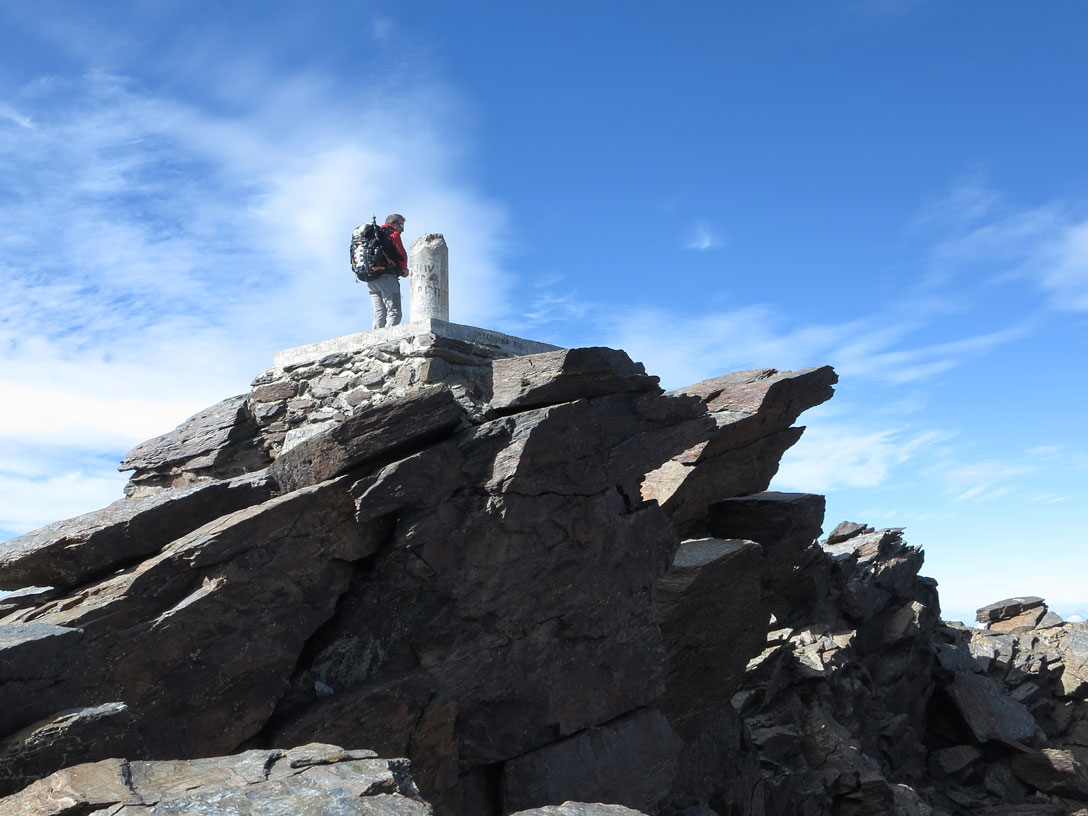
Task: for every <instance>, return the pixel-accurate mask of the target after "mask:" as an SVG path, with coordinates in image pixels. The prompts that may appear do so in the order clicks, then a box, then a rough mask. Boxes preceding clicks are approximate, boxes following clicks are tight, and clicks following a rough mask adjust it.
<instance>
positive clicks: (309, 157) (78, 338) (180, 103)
mask: <svg viewBox="0 0 1088 816" xmlns="http://www.w3.org/2000/svg"><path fill="white" fill-rule="evenodd" d="M262 85H263V87H264V88H266V89H268V90H267V93H266V94H264V95H263V96H262V97H260V98H259V99H255V100H254V101H253V102H252V104H251V106H250V107H248V108H243V109H237V108H235V109H231V110H229V111H224V110H222V109H213V108H210V107H196V106H194V105H193V104H191V103H190V102H187V101H185V100H182V99H179V98H174V97H171V96H168V95H163V94H161V93H152V92H151V91H149V90H147V89H146V88H142V87H140V86H139V85H137V84H136V83H134V82H132V81H131V80H129V79H126V78H125V77H121V76H116V75H112V74H108V73H104V72H100V71H98V72H91V73H89V74H88V75H86V76H84V77H81V78H76V79H62V78H53V79H51V80H50V81H49V82H46V83H35V84H34V87H33V88H28V89H25V92H24V97H25V99H26V100H30V101H28V102H24V103H22V105H23V107H22V108H21V110H20V113H19V114H18V116H19V117H21V118H22V119H23V120H25V122H27V123H29V122H31V121H32V120H33V124H34V127H32V128H31V127H26V126H20V127H16V128H12V127H8V128H7V129H6V132H5V131H4V129H3V128H0V135H2V138H3V139H4V144H5V150H4V151H3V152H2V153H0V187H3V189H4V190H5V195H3V196H2V197H0V258H2V260H0V391H2V392H3V393H4V394H5V400H4V405H3V408H2V415H0V447H3V448H4V449H6V450H11V451H20V452H23V454H25V455H27V456H30V455H39V454H36V453H33V452H32V451H31V450H30V449H29V448H27V447H26V446H25V444H24V443H25V442H26V441H27V440H31V441H36V444H39V445H43V446H53V447H54V448H56V446H58V445H64V446H65V448H64V450H65V451H66V452H67V459H66V457H64V456H61V455H60V454H59V453H58V454H57V457H56V461H61V460H65V459H66V460H67V461H82V460H86V461H91V460H95V461H97V458H100V457H103V456H105V457H106V458H112V459H113V460H114V461H116V459H117V458H118V457H119V456H120V455H121V454H123V453H124V452H125V451H126V450H127V449H128V448H129V447H131V446H132V445H134V444H136V443H138V442H140V441H142V440H143V439H146V438H148V437H150V436H154V435H156V434H159V433H163V432H165V431H168V430H170V429H171V428H172V427H174V426H175V425H176V424H177V423H178V422H180V421H182V420H183V419H184V418H185V417H187V416H189V415H190V414H192V413H194V412H195V411H196V410H199V409H200V408H202V407H205V406H207V405H209V404H211V403H213V402H215V401H217V400H219V399H221V398H222V397H224V396H226V395H230V394H234V393H239V392H242V391H244V390H245V389H246V388H247V387H248V383H249V380H250V378H251V377H252V376H253V375H254V374H255V373H256V372H258V371H260V370H261V369H262V368H264V367H265V366H266V365H268V364H269V362H270V360H271V355H272V353H273V352H274V351H275V350H276V349H280V348H286V347H291V346H293V345H299V344H302V343H306V342H311V341H313V340H316V339H321V338H324V337H328V336H335V335H339V334H348V333H350V332H354V331H359V330H361V329H363V328H365V327H366V326H367V325H368V324H369V300H368V298H367V297H366V293H365V288H363V287H360V286H358V285H357V284H356V283H355V282H354V279H353V277H352V276H351V274H350V271H349V270H348V268H347V265H346V261H345V258H344V256H345V252H344V249H345V246H344V245H345V244H346V241H347V236H349V235H350V232H351V229H352V227H354V226H355V225H356V224H357V223H360V222H361V221H363V220H365V219H367V218H369V216H370V215H371V213H372V212H376V213H377V214H378V215H379V216H382V215H384V214H385V213H386V212H392V211H401V212H405V213H406V214H408V216H409V235H408V238H409V241H410V240H411V238H412V237H413V229H412V228H413V227H414V228H415V231H416V232H417V233H425V232H438V231H442V232H444V233H445V234H446V236H447V240H448V241H449V242H450V244H451V245H453V246H455V247H456V251H457V274H458V287H457V290H456V291H455V293H453V300H454V301H455V303H452V304H451V308H455V309H456V310H457V313H458V314H459V315H461V316H462V319H463V320H464V321H465V322H472V323H477V324H479V325H498V326H499V327H501V326H502V319H503V315H504V313H505V311H506V292H507V287H508V282H507V281H506V280H505V279H504V276H503V275H501V274H500V267H501V265H502V258H503V252H504V249H503V243H502V240H501V238H500V235H501V234H502V232H503V230H504V229H505V225H506V222H507V215H506V213H505V210H504V208H503V206H502V205H501V204H499V203H497V202H495V201H490V200H486V199H483V198H481V197H480V196H479V195H477V194H476V193H475V192H473V191H472V190H471V189H469V188H467V187H465V186H464V185H463V184H462V183H460V182H458V181H456V180H455V178H456V175H457V174H456V172H455V168H456V151H457V150H458V149H459V147H458V143H457V138H456V133H457V125H456V123H457V121H458V119H457V114H456V110H455V108H454V107H452V104H453V103H451V102H450V100H449V99H448V98H447V97H446V96H442V97H441V98H436V99H435V100H434V104H433V105H432V104H424V105H422V106H421V107H420V109H421V110H426V111H430V112H433V113H434V114H435V116H436V117H438V118H440V119H441V121H440V122H438V121H436V122H431V121H430V120H428V119H427V118H426V117H425V116H422V115H420V114H419V113H418V111H417V110H416V109H415V105H416V104H417V103H418V102H419V100H420V99H422V98H424V97H425V96H426V95H427V94H428V93H430V91H428V90H427V89H426V88H424V87H421V88H412V87H406V88H405V89H404V90H405V99H406V101H405V102H403V103H401V105H402V107H403V109H401V108H398V107H397V106H396V105H395V104H391V103H388V102H383V103H382V104H381V105H377V104H373V105H371V104H368V102H372V101H373V100H369V101H368V100H367V99H366V97H365V95H360V96H359V98H358V99H357V100H356V104H354V105H349V106H345V105H344V100H343V96H342V94H340V93H339V92H338V89H336V88H332V87H330V86H329V85H328V84H327V83H325V82H324V81H322V80H321V79H320V78H313V77H307V76H305V75H301V76H300V75H286V76H279V75H268V76H265V77H264V81H263V83H262ZM409 109H411V110H412V113H411V115H410V116H409V115H408V112H409ZM8 118H11V117H8ZM16 124H21V122H18V121H17V122H16ZM390 144H396V145H397V149H396V150H389V145H390ZM57 450H58V451H59V450H60V449H59V448H57ZM64 472H65V473H68V474H69V476H68V477H61V476H51V477H48V478H43V477H40V476H35V475H33V474H30V473H29V471H28V470H27V469H26V468H21V467H20V466H19V463H18V461H14V462H13V461H11V460H10V459H9V460H7V461H6V463H0V484H2V485H3V489H0V495H3V496H4V501H3V502H2V505H3V506H2V507H0V530H9V531H10V530H16V529H20V528H25V526H27V525H28V524H31V523H45V522H47V521H51V520H54V519H56V518H58V513H57V510H58V507H57V506H56V502H51V501H48V500H42V501H33V500H31V498H30V496H31V495H38V493H39V492H41V491H48V490H52V489H54V488H56V487H63V485H61V484H60V483H53V482H51V481H50V480H51V479H54V480H55V479H60V478H69V477H70V479H71V480H72V481H76V480H78V479H77V477H76V476H71V474H72V473H75V472H78V469H77V471H72V470H68V471H64ZM66 484H67V483H66ZM87 485H88V487H87V489H86V490H70V491H69V495H70V496H71V497H73V498H77V497H82V498H88V497H89V495H90V492H94V491H93V490H91V488H92V487H95V486H97V487H100V488H105V487H106V486H109V487H110V488H111V489H112V488H115V487H116V485H117V481H116V480H115V479H113V478H112V477H111V478H106V479H92V480H91V481H90V482H88V483H87ZM88 491H90V492H88ZM102 503H104V502H101V501H96V503H95V504H93V505H91V506H100V505H101V504H102ZM78 504H79V502H78V501H74V502H70V503H66V504H65V505H64V507H65V509H71V508H72V507H75V506H77V505H78ZM32 508H36V509H32ZM50 508H52V509H50ZM79 509H90V508H89V507H82V508H79ZM46 511H48V513H47V515H45V516H44V517H35V516H36V514H37V513H38V512H42V513H45V512H46Z"/></svg>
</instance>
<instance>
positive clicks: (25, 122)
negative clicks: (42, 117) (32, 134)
mask: <svg viewBox="0 0 1088 816" xmlns="http://www.w3.org/2000/svg"><path fill="white" fill-rule="evenodd" d="M0 121H3V122H13V123H15V124H16V125H18V126H19V127H22V128H26V129H27V130H33V129H34V122H32V121H31V119H30V117H29V116H23V115H22V114H21V113H19V111H17V110H16V109H15V108H14V107H12V106H11V105H9V104H7V103H6V102H0Z"/></svg>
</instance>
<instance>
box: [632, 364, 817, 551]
mask: <svg viewBox="0 0 1088 816" xmlns="http://www.w3.org/2000/svg"><path fill="white" fill-rule="evenodd" d="M837 380H838V377H837V375H836V374H835V372H834V370H833V369H831V368H830V367H828V366H822V367H819V368H808V369H803V370H800V371H776V370H774V369H761V370H756V371H745V372H739V373H737V374H730V375H727V376H724V377H715V378H713V379H710V380H704V381H703V382H700V383H696V384H695V385H692V386H688V387H687V388H682V389H679V390H677V391H671V392H669V394H670V396H674V397H694V398H697V399H699V400H700V401H701V402H702V403H703V404H704V405H705V407H706V410H707V411H708V412H709V415H710V416H711V417H713V419H714V421H715V423H716V424H717V426H718V429H717V431H716V432H715V433H713V434H711V435H709V437H708V436H702V438H701V439H700V441H698V442H697V443H696V444H695V445H693V446H692V447H690V448H688V449H687V450H686V451H685V452H684V453H683V454H681V455H679V456H676V457H674V458H673V459H672V460H670V461H669V462H666V463H665V464H664V465H663V466H661V467H660V468H658V469H656V470H654V471H652V472H648V473H647V474H646V479H645V481H644V483H643V487H642V495H643V497H644V498H646V499H653V500H656V501H657V502H658V503H659V504H660V505H661V506H662V507H663V508H664V509H665V512H666V513H667V514H668V515H669V517H670V518H671V519H672V520H673V523H674V524H676V526H677V528H678V529H679V531H680V533H681V535H683V536H685V537H690V538H697V537H700V536H702V535H705V534H706V533H707V529H706V514H707V508H708V507H709V505H711V504H713V503H714V502H717V501H721V500H723V499H729V498H734V497H737V496H746V495H751V494H753V493H759V492H762V491H764V490H766V489H767V486H768V485H769V484H770V481H771V479H772V478H773V477H774V474H775V473H777V472H778V462H779V459H780V458H781V456H782V454H783V453H784V452H785V451H786V449H787V448H789V447H790V446H791V445H793V444H794V443H795V442H796V441H797V440H798V439H799V438H800V436H801V433H802V431H803V430H804V429H803V428H793V427H791V425H792V424H793V422H794V421H795V420H796V419H797V418H798V417H799V416H800V415H801V413H802V412H803V411H805V410H807V409H808V408H811V407H813V406H814V405H819V404H820V403H821V402H824V401H825V400H827V399H829V398H830V397H831V396H832V395H833V393H834V389H833V388H832V386H833V385H834V383H835V382H837Z"/></svg>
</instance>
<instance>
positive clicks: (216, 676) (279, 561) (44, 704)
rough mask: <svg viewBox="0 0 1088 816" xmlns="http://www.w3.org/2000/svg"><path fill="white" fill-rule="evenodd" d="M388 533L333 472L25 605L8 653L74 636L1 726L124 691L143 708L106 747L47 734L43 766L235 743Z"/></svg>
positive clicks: (267, 706) (135, 708)
mask: <svg viewBox="0 0 1088 816" xmlns="http://www.w3.org/2000/svg"><path fill="white" fill-rule="evenodd" d="M382 535H384V533H383V531H380V530H372V531H368V530H367V529H365V528H362V529H360V528H358V527H357V526H356V523H355V520H354V503H353V502H352V500H351V497H350V495H349V494H348V493H347V491H346V485H343V484H340V483H338V482H327V483H324V484H322V485H317V486H315V487H313V488H309V489H307V490H300V491H296V492H294V493H291V494H288V495H287V496H283V497H280V498H277V499H271V500H269V501H267V502H265V503H263V504H259V505H256V506H254V507H251V508H247V509H245V510H240V511H238V512H236V513H233V514H231V515H229V516H226V517H223V518H221V519H218V520H216V521H214V522H211V523H209V524H207V525H205V526H203V527H201V528H198V529H197V530H194V531H193V532H192V533H190V534H188V535H186V536H184V537H182V538H180V539H178V540H177V541H175V542H173V543H172V544H171V545H170V546H168V547H167V548H166V549H165V550H163V551H162V552H161V553H159V554H158V555H156V556H154V557H153V558H151V559H149V560H148V561H146V562H144V563H143V564H141V565H140V566H139V567H138V568H136V569H132V570H127V571H123V572H121V573H119V574H118V575H116V576H114V577H111V578H109V579H107V580H105V581H103V582H101V583H100V584H98V585H95V586H92V587H89V588H87V589H86V590H84V591H83V592H80V593H78V594H76V595H73V596H72V597H68V598H63V599H58V600H57V601H52V602H49V603H46V604H44V605H43V606H41V607H39V608H37V609H35V610H33V611H32V612H24V613H21V614H24V615H27V616H29V617H32V618H33V620H34V621H35V624H33V625H32V626H30V627H9V626H3V627H0V631H4V632H5V633H8V632H10V633H11V634H12V637H11V638H10V639H11V640H12V641H14V642H12V644H11V646H9V647H8V649H7V650H6V651H8V652H9V653H13V651H12V650H19V649H22V650H23V651H29V652H33V651H34V650H35V648H37V647H38V644H40V643H43V641H44V643H45V644H46V645H48V642H49V641H48V640H47V639H46V637H45V636H46V635H49V634H50V633H56V637H57V640H58V646H53V647H52V652H53V653H55V652H56V651H57V650H58V649H59V648H60V646H59V642H60V639H61V638H65V641H64V644H63V647H64V654H63V655H62V656H59V657H56V658H55V659H52V660H50V659H45V658H43V659H41V660H37V661H35V662H34V671H33V673H31V674H30V675H29V676H31V677H34V678H35V679H34V683H35V688H34V689H25V688H24V689H23V690H22V693H21V694H20V690H19V689H18V688H12V687H13V685H17V684H13V683H5V684H3V685H2V686H0V689H2V690H3V693H5V694H11V695H12V697H13V698H14V699H13V700H12V704H11V705H4V706H0V715H6V720H5V726H6V727H5V728H4V730H3V731H0V734H3V735H6V736H8V737H9V740H10V739H12V737H11V732H12V729H19V728H22V727H25V726H26V725H27V724H28V723H33V722H35V721H37V720H39V719H41V718H44V717H51V716H53V714H54V712H58V711H64V710H67V709H73V708H88V707H92V706H96V705H101V704H102V703H105V702H110V701H120V702H123V703H124V704H125V705H126V706H127V707H128V709H129V710H130V711H131V714H132V719H131V726H130V727H129V728H128V729H127V730H124V731H123V733H122V734H120V735H119V736H118V737H117V738H116V739H113V740H112V741H111V742H107V743H103V744H99V742H98V741H97V740H94V741H88V740H86V739H85V738H84V737H82V736H79V737H78V741H76V740H77V736H72V737H68V736H66V734H63V733H57V734H53V735H52V740H51V742H49V743H48V744H46V743H44V742H42V740H39V742H40V743H42V744H41V745H40V748H38V749H36V750H37V758H38V761H39V767H38V769H37V770H38V773H37V774H36V775H41V773H42V772H50V771H53V770H56V769H58V768H60V767H62V765H64V764H67V763H68V762H70V761H71V759H70V758H71V757H72V756H79V757H80V758H83V759H87V760H95V759H101V758H105V757H108V756H111V755H112V756H116V755H118V753H119V752H120V753H127V754H130V755H131V754H136V753H138V754H139V755H143V756H150V757H167V756H174V757H178V756H180V757H183V758H184V757H192V756H196V755H202V754H207V753H216V752H221V751H229V750H235V749H236V748H237V747H238V746H239V745H240V744H241V743H242V742H244V741H245V740H246V739H247V738H249V737H251V736H253V735H254V734H255V733H257V731H259V730H260V728H261V727H262V726H263V724H264V722H265V719H266V718H267V717H268V715H269V714H270V713H271V710H272V707H273V705H274V701H275V700H277V699H278V698H279V697H280V695H281V694H282V693H283V690H284V688H285V685H286V683H287V680H288V678H289V677H290V675H291V672H292V671H293V670H294V668H295V666H296V664H297V662H298V659H299V654H300V652H301V650H302V648H303V646H304V644H305V643H306V641H307V640H308V639H309V638H310V636H311V635H312V634H313V633H314V631H315V630H316V629H317V627H318V626H320V625H321V624H323V623H324V622H325V621H326V620H327V619H328V618H329V617H330V615H331V614H332V613H333V611H334V610H335V608H336V603H337V601H338V600H339V598H340V596H341V595H342V594H343V592H344V591H345V590H346V588H347V587H348V585H349V583H350V580H351V575H352V566H351V564H352V562H354V561H357V560H359V559H361V558H364V557H366V556H367V555H369V554H371V553H373V552H374V550H375V549H376V547H377V546H378V543H379V541H380V540H381V536H382ZM44 624H52V625H53V628H45V627H43V625H44ZM61 627H71V628H72V629H79V630H80V631H78V632H70V633H69V632H65V631H64V629H62V628H61ZM19 635H22V637H21V638H19V637H18V636H19ZM45 657H46V658H47V657H48V655H47V656H45ZM4 666H5V669H8V668H9V667H10V670H11V671H17V670H19V669H18V662H16V661H12V662H5V663H4ZM73 666H78V667H79V670H78V671H73V670H72V667H73ZM24 671H25V670H24ZM21 676H26V674H25V673H24V674H22V675H21ZM31 691H33V692H34V693H28V692H31ZM15 699H17V701H18V702H15ZM4 702H8V701H7V700H5V701H4ZM179 723H184V728H180V727H178V724H179ZM10 747H11V746H10V745H9V748H10ZM16 781H17V780H15V779H11V780H8V787H7V788H6V791H7V792H10V790H11V789H12V787H11V786H12V785H14V784H15V783H16ZM29 781H30V779H26V780H25V781H24V784H25V782H29Z"/></svg>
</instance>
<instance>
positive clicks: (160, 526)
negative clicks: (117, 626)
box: [0, 472, 272, 589]
mask: <svg viewBox="0 0 1088 816" xmlns="http://www.w3.org/2000/svg"><path fill="white" fill-rule="evenodd" d="M271 495H272V486H271V484H270V482H269V480H268V478H267V477H266V475H265V474H264V473H263V472H262V473H259V474H251V475H248V476H242V477H239V478H237V479H232V480H225V481H217V482H207V483H205V484H201V485H196V486H193V487H187V488H174V489H172V490H164V491H161V492H159V493H153V494H151V495H150V496H142V497H139V498H131V499H121V500H119V501H115V502H114V503H113V504H111V505H109V506H108V507H104V508H102V509H101V510H95V511H93V512H91V513H85V514H84V515H82V516H77V517H76V518H72V519H68V520H66V521H58V522H54V523H53V524H49V525H47V526H45V527H41V528H39V529H37V530H34V531H33V532H30V533H27V534H26V535H22V536H19V537H18V538H13V539H11V540H10V541H6V542H4V543H3V544H0V589H18V588H20V587H26V586H49V587H57V588H60V589H66V588H69V587H74V586H78V585H79V584H82V583H86V582H87V581H90V580H93V579H95V578H98V577H101V576H103V575H106V574H108V573H110V572H113V571H114V570H115V569H117V568H118V567H120V566H122V565H125V564H128V563H131V562H132V561H133V560H135V559H139V558H145V557H147V556H149V555H154V554H155V553H157V552H158V551H159V550H161V549H162V548H163V547H165V546H166V545H167V544H169V543H170V542H171V541H173V540H174V539H176V538H180V537H181V536H183V535H185V534H186V533H188V532H191V531H192V530H195V529H196V528H197V527H199V526H200V525H202V524H205V523H207V522H209V521H212V520H213V519H216V518H219V517H220V516H224V515H226V514H228V513H233V512H234V511H235V510H240V509H241V508H243V507H248V506H250V505H253V504H260V503H261V502H263V501H265V500H266V499H268V498H270V497H271Z"/></svg>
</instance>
